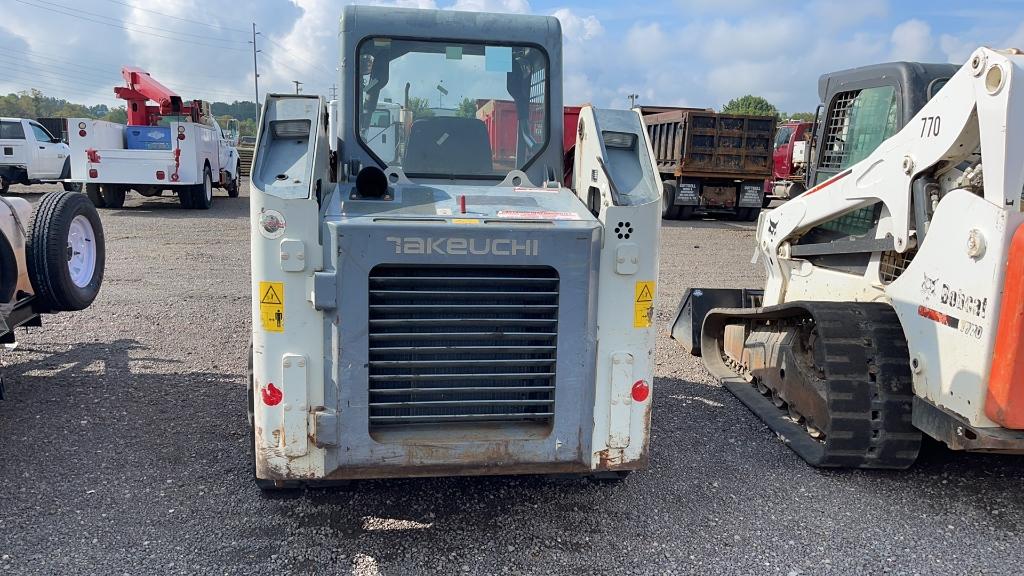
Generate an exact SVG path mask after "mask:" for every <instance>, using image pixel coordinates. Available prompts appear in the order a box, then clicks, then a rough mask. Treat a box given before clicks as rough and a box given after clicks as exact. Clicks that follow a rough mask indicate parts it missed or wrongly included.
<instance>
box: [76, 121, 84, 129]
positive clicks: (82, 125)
mask: <svg viewBox="0 0 1024 576" xmlns="http://www.w3.org/2000/svg"><path fill="white" fill-rule="evenodd" d="M78 129H79V130H85V122H79V123H78Z"/></svg>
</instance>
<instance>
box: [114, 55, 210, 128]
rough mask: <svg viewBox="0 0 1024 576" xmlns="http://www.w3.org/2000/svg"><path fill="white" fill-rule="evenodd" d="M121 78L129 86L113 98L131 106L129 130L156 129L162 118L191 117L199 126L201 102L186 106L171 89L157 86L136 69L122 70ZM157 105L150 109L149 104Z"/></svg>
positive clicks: (117, 92)
mask: <svg viewBox="0 0 1024 576" xmlns="http://www.w3.org/2000/svg"><path fill="white" fill-rule="evenodd" d="M121 76H124V81H125V84H127V86H117V87H115V88H114V94H115V95H116V96H117V97H118V98H121V99H122V100H126V101H127V102H128V105H127V110H128V125H129V126H156V125H157V124H158V123H159V122H160V117H161V116H189V117H191V119H192V121H193V122H199V116H200V114H201V113H202V109H203V106H202V101H200V100H192V101H190V102H188V104H185V103H184V102H183V101H182V99H181V96H178V94H177V93H175V92H174V91H173V90H171V89H170V88H168V87H166V86H164V85H163V84H161V83H159V82H157V81H156V80H155V79H153V77H152V76H150V75H149V72H146V71H145V70H143V69H141V68H136V67H135V66H124V67H122V68H121ZM150 100H152V101H153V102H156V103H157V105H156V106H150V105H149V104H147V102H148V101H150Z"/></svg>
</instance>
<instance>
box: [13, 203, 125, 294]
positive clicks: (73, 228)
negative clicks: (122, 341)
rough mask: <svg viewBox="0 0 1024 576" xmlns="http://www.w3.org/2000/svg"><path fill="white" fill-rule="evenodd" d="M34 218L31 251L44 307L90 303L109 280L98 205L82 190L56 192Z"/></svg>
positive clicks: (32, 272)
mask: <svg viewBox="0 0 1024 576" xmlns="http://www.w3.org/2000/svg"><path fill="white" fill-rule="evenodd" d="M29 222H30V228H29V231H28V238H27V240H26V243H25V255H26V259H27V260H28V275H29V279H31V281H32V288H33V289H34V290H35V295H36V298H37V299H38V300H39V303H40V305H39V308H40V310H41V311H45V312H69V311H74V310H82V309H84V308H86V307H88V306H89V304H92V301H93V300H95V299H96V295H97V294H99V291H100V284H102V283H103V264H104V261H105V257H106V250H105V245H104V238H103V225H102V223H101V222H100V216H99V214H98V213H97V212H96V207H95V206H93V205H92V202H90V201H89V199H88V198H87V197H85V196H84V195H82V194H79V193H77V192H51V193H49V194H47V195H45V196H43V198H42V200H40V201H39V203H37V204H36V205H35V207H34V208H33V210H32V216H31V218H30V220H29Z"/></svg>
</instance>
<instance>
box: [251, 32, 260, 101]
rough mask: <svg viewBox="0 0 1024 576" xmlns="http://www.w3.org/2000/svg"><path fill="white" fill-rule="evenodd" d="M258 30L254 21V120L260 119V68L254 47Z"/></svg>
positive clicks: (254, 46) (253, 47) (253, 46)
mask: <svg viewBox="0 0 1024 576" xmlns="http://www.w3.org/2000/svg"><path fill="white" fill-rule="evenodd" d="M257 34H259V32H257V31H256V23H255V22H253V23H252V82H253V87H254V88H255V89H256V120H257V121H259V119H260V70H259V68H258V67H257V65H256V53H257V52H260V50H257V49H256V35H257Z"/></svg>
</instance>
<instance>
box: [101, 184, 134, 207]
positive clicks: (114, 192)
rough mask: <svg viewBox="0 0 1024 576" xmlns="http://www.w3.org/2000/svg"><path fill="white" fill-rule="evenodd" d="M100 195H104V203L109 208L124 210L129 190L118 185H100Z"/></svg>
mask: <svg viewBox="0 0 1024 576" xmlns="http://www.w3.org/2000/svg"><path fill="white" fill-rule="evenodd" d="M100 194H102V195H103V202H104V203H105V205H106V207H107V208H123V207H124V198H125V196H126V195H127V194H128V189H127V188H126V187H124V186H118V185H116V184H102V185H100Z"/></svg>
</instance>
